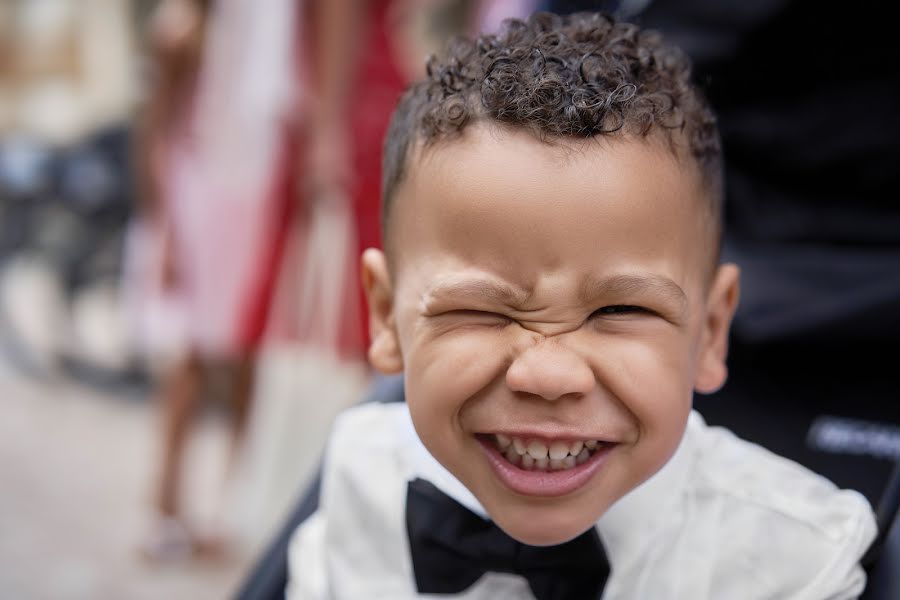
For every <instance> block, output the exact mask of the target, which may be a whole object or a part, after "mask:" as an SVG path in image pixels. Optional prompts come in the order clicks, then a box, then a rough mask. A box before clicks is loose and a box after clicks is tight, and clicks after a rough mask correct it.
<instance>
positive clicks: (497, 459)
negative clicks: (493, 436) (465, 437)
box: [476, 437, 618, 498]
mask: <svg viewBox="0 0 900 600" xmlns="http://www.w3.org/2000/svg"><path fill="white" fill-rule="evenodd" d="M476 439H477V440H478V443H479V444H480V445H481V448H482V449H483V450H484V453H485V456H486V457H487V462H488V464H489V465H490V466H491V469H492V470H493V471H494V474H495V475H496V476H497V479H499V480H500V481H501V482H502V483H503V484H504V485H505V486H506V487H508V488H509V489H511V490H512V491H514V492H516V493H518V494H522V495H523V496H537V497H543V498H556V497H559V496H565V495H567V494H571V493H572V492H574V491H576V490H578V489H580V488H582V487H584V486H585V485H586V484H587V483H588V481H590V480H591V478H593V477H594V475H596V474H597V473H598V472H599V471H600V470H601V469H602V468H603V465H604V464H605V463H606V459H607V457H608V456H609V453H610V452H612V451H613V450H614V449H615V448H616V446H617V445H618V444H612V445H610V446H606V447H603V448H599V447H598V449H597V450H596V451H595V452H594V453H593V454H592V455H591V457H590V458H589V459H588V460H587V461H586V462H584V463H582V464H580V465H576V466H575V467H573V468H571V469H565V470H562V471H526V470H525V469H520V468H519V467H517V466H516V465H514V464H512V463H510V462H509V461H508V460H506V459H505V458H503V456H502V455H501V454H500V451H499V450H497V448H496V446H494V444H493V443H491V442H490V441H489V440H486V439H483V438H481V437H478V438H476Z"/></svg>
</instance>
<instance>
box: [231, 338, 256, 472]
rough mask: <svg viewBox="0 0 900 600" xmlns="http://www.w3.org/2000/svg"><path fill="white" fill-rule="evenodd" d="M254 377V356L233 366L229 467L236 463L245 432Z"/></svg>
mask: <svg viewBox="0 0 900 600" xmlns="http://www.w3.org/2000/svg"><path fill="white" fill-rule="evenodd" d="M255 376H256V354H255V353H247V354H245V355H244V356H242V357H241V358H240V359H239V360H238V362H237V363H236V364H235V366H234V387H233V395H232V402H233V407H232V410H233V412H232V419H231V455H230V457H229V458H230V461H229V463H230V466H232V467H233V466H234V465H235V464H236V463H237V459H238V454H239V453H240V450H241V446H242V445H243V442H244V436H245V434H246V432H247V422H248V421H249V419H250V410H251V408H252V404H253V386H254V382H255Z"/></svg>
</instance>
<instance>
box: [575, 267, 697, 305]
mask: <svg viewBox="0 0 900 600" xmlns="http://www.w3.org/2000/svg"><path fill="white" fill-rule="evenodd" d="M638 292H650V293H654V294H660V295H662V296H667V297H668V298H669V299H670V300H672V301H673V302H676V303H678V305H679V307H680V308H682V309H683V308H684V307H685V305H686V304H687V294H685V293H684V290H683V289H681V287H680V286H679V285H678V284H677V283H675V282H674V281H672V280H671V279H669V278H668V277H664V276H662V275H652V274H646V275H624V274H623V275H612V276H610V277H604V278H601V279H589V280H588V281H586V282H585V283H584V285H583V286H582V287H581V298H582V300H585V301H588V302H589V301H590V300H592V299H594V298H598V297H602V296H604V295H622V296H627V295H629V294H634V293H638Z"/></svg>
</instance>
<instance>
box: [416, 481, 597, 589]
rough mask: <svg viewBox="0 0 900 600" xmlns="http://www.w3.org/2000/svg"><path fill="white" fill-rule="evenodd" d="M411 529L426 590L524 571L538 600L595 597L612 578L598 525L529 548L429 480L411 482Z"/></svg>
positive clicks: (421, 585)
mask: <svg viewBox="0 0 900 600" xmlns="http://www.w3.org/2000/svg"><path fill="white" fill-rule="evenodd" d="M406 531H407V534H408V535H409V545H410V551H411V553H412V563H413V570H414V571H415V576H416V586H417V587H418V590H419V592H420V593H423V594H458V593H460V592H462V591H464V590H466V589H467V588H469V586H471V585H472V584H474V583H475V582H476V581H478V579H479V578H480V577H481V576H482V575H484V574H485V573H487V572H488V571H493V572H500V573H517V574H519V575H522V576H523V577H525V578H526V579H527V580H528V585H529V586H530V587H531V591H532V592H533V593H534V595H535V597H536V598H537V600H594V599H597V598H600V595H601V593H602V592H603V586H604V585H605V584H606V579H607V577H609V562H608V561H607V559H606V553H605V552H604V551H603V546H602V545H601V544H600V536H598V535H597V531H596V529H594V528H591V529H590V530H588V531H586V532H585V533H583V534H581V535H580V536H578V537H576V538H575V539H573V540H570V541H568V542H566V543H565V544H560V545H558V546H543V547H539V546H528V545H526V544H523V543H521V542H518V541H516V540H514V539H513V538H511V537H509V536H508V535H507V534H506V533H504V532H503V530H501V529H500V528H499V527H497V526H496V525H495V524H494V523H493V521H486V520H484V519H482V518H481V517H479V516H478V515H476V514H474V513H473V512H471V511H470V510H468V509H467V508H466V507H464V506H462V505H461V504H459V503H458V502H456V501H455V500H453V499H452V498H450V497H448V496H447V495H446V494H444V493H443V492H441V491H440V490H439V489H437V488H436V487H435V486H434V485H433V484H432V483H430V482H428V481H425V480H424V479H416V480H414V481H411V482H409V485H408V486H407V489H406Z"/></svg>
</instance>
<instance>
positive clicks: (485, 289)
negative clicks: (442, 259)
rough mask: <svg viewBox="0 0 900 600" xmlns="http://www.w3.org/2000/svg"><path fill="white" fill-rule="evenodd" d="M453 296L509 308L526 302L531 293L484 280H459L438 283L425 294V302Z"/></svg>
mask: <svg viewBox="0 0 900 600" xmlns="http://www.w3.org/2000/svg"><path fill="white" fill-rule="evenodd" d="M453 296H477V297H481V298H487V299H489V300H492V301H494V302H498V303H501V304H507V305H510V306H521V305H524V304H525V303H527V302H528V299H529V298H530V297H531V293H530V292H528V291H527V290H524V289H520V288H516V287H513V286H511V285H509V284H507V283H503V282H500V281H489V280H486V279H460V280H455V281H446V282H442V283H438V284H436V285H435V286H433V287H431V288H430V289H429V290H428V291H427V292H426V294H425V302H426V304H428V303H429V302H431V301H434V300H439V299H441V298H445V297H453Z"/></svg>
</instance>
